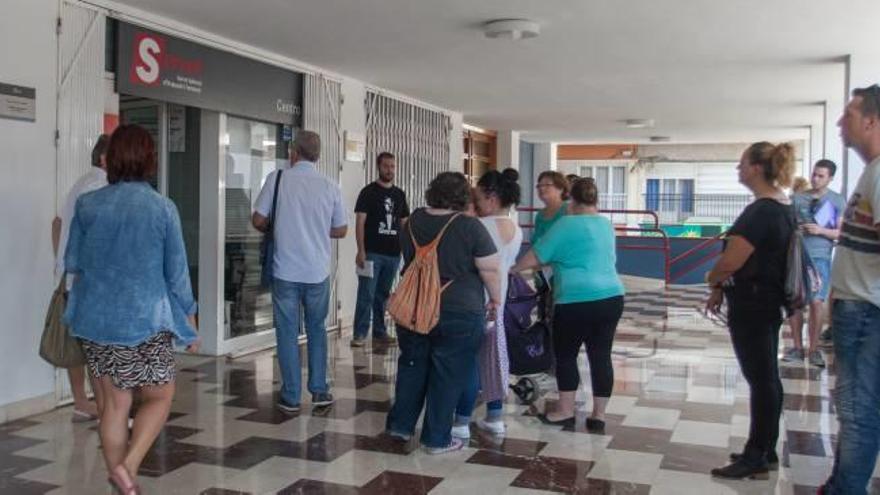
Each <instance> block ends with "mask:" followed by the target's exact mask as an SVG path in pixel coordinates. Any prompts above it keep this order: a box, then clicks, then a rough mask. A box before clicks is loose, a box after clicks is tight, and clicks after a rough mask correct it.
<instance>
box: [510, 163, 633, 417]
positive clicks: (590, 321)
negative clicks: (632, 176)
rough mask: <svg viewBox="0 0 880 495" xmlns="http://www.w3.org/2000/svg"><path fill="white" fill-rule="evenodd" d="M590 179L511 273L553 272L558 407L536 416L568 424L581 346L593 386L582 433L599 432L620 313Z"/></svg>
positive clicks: (609, 237) (605, 229)
mask: <svg viewBox="0 0 880 495" xmlns="http://www.w3.org/2000/svg"><path fill="white" fill-rule="evenodd" d="M598 199H599V192H598V190H597V189H596V183H595V182H594V181H593V179H579V180H577V181H575V183H574V185H573V187H572V190H571V198H570V202H569V205H568V215H567V216H565V217H563V218H560V219H558V220H557V221H556V223H555V225H554V226H553V228H551V229H550V231H549V232H547V233H546V234H544V235H543V236H542V237H541V238H540V240H539V241H538V242H537V243H535V244H534V246H533V247H532V249H530V250H529V252H528V253H526V255H525V256H523V257H522V258H521V259H520V261H519V262H517V264H516V266H514V267H513V269H512V270H514V271H523V270H528V269H532V268H538V267H540V266H545V265H550V266H551V267H553V299H554V304H555V308H554V315H553V351H554V353H555V355H556V382H557V385H558V388H559V402H558V403H557V406H556V409H555V410H554V411H548V412H546V413H545V414H543V415H541V416H540V418H541V420H542V421H543V422H545V423H548V424H554V425H563V426H573V425H574V407H575V404H574V399H575V394H576V392H577V388H578V386H579V384H580V378H579V375H578V368H577V358H578V354H579V353H580V349H581V345H584V344H586V347H587V358H588V359H589V361H590V378H591V382H592V387H593V412H592V414H591V415H590V417H589V418H587V430H588V431H591V432H602V431H604V428H605V408H606V406H607V405H608V399H610V398H611V389H612V388H613V386H614V369H613V367H612V365H611V344H612V343H613V341H614V333H615V332H616V330H617V323H618V321H620V317H621V315H622V314H623V295H624V289H623V284H622V283H621V281H620V277H618V276H617V268H616V267H615V263H616V255H615V236H614V227H613V226H612V225H611V222H610V221H609V220H608V219H607V218H605V217H603V216H601V215H599V209H598V206H597V203H598Z"/></svg>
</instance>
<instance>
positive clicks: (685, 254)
mask: <svg viewBox="0 0 880 495" xmlns="http://www.w3.org/2000/svg"><path fill="white" fill-rule="evenodd" d="M726 235H727V231H724V232H722V233H720V234H718V235H716V236H714V237H711V238H709V239H705V240H703V241H702V242H700V243H699V244H697V245H696V246H694V247H692V248H690V249H688V250H687V251H685V252H683V253H681V254H679V255H678V256H676V257H675V258H672V260H671V261H672V263H675V262H678V261H681V260H683V259H684V258H686V257H688V256H690V255H691V254H693V253H695V252H697V251H699V250H701V249H703V248H705V247H708V246H709V245H710V244H713V243H715V242H718V241H720V240H721V238H722V237H724V236H726Z"/></svg>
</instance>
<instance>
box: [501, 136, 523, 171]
mask: <svg viewBox="0 0 880 495" xmlns="http://www.w3.org/2000/svg"><path fill="white" fill-rule="evenodd" d="M497 143H498V144H497V146H498V159H497V160H496V163H497V164H498V169H499V170H504V169H505V168H508V167H510V168H513V169H516V170H519V131H498V141H497Z"/></svg>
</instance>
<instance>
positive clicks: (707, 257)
mask: <svg viewBox="0 0 880 495" xmlns="http://www.w3.org/2000/svg"><path fill="white" fill-rule="evenodd" d="M726 235H727V232H722V233H720V234H718V235H716V236H715V237H712V238H710V239H706V240H704V241H703V242H700V243H699V244H697V245H696V246H694V247H692V248H690V249H688V250H687V251H685V252H683V253H681V254H679V255H678V256H676V257H674V258H672V259H671V260H669V264H670V278H669V282H670V283H672V282H674V281H676V280H678V279H680V278H682V277H684V276H685V275H687V274H688V273H690V272H692V271H694V270H696V269H697V268H699V267H700V266H702V265H703V264H704V263H706V262H707V261H709V260H711V259H714V258H717V257H718V256H720V255H721V253H719V252H717V251H710V252H708V253H706V254H704V255H703V256H700V258H698V259H697V261H695V262H693V263H689V264H688V265H686V266H685V268H684V269H683V270H681V271H679V272H676V273H675V274H674V275H673V274H671V271H672V265H674V264H676V263H679V262H681V261H683V260H685V259H687V258H688V257H689V256H691V255H693V254H694V253H697V252H699V251H701V250H703V249H706V248H708V247H710V246H712V245H713V244H716V243H719V242H723V239H724V236H726Z"/></svg>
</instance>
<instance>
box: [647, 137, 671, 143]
mask: <svg viewBox="0 0 880 495" xmlns="http://www.w3.org/2000/svg"><path fill="white" fill-rule="evenodd" d="M648 139H649V140H650V141H651V142H652V143H668V142H669V141H672V138H671V137H669V136H651V137H649V138H648Z"/></svg>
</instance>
